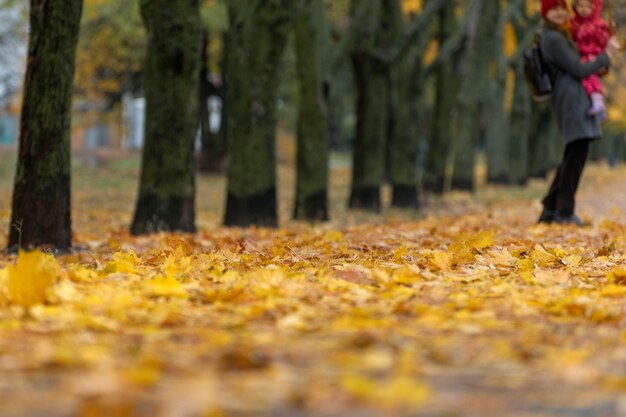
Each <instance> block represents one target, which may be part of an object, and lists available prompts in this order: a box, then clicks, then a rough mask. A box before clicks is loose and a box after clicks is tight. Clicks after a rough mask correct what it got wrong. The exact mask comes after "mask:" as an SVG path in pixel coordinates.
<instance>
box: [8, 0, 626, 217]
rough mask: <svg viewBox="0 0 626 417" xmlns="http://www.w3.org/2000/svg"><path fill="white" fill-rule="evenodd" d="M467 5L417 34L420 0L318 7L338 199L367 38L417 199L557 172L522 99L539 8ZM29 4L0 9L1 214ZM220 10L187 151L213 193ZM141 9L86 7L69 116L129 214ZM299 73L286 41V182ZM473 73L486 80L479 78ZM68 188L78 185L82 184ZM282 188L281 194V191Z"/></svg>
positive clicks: (624, 118)
mask: <svg viewBox="0 0 626 417" xmlns="http://www.w3.org/2000/svg"><path fill="white" fill-rule="evenodd" d="M435 1H436V0H434V1H430V3H434V2H435ZM473 1H474V0H455V1H452V0H450V2H449V4H448V5H446V6H444V7H443V8H442V9H441V10H440V11H439V12H437V13H436V14H433V15H432V16H431V17H430V18H429V19H427V22H419V23H418V20H419V18H420V17H421V16H422V15H424V14H425V11H426V10H427V7H428V4H429V0H401V2H400V3H399V5H400V9H401V10H400V13H401V14H400V15H394V14H393V13H387V14H386V15H385V14H383V15H382V16H381V17H380V19H379V21H373V20H372V18H371V16H368V15H367V14H366V13H364V12H362V11H361V12H360V11H359V7H357V6H356V5H358V4H359V3H362V2H358V1H353V2H352V3H354V4H351V2H350V0H326V1H325V2H324V3H325V10H324V14H323V16H322V20H320V21H319V22H318V25H320V26H319V27H323V28H324V29H323V31H324V33H325V35H324V36H323V37H322V38H323V39H324V44H323V45H322V46H321V47H320V50H321V54H322V59H321V65H322V66H323V69H322V70H321V71H322V73H323V82H324V92H325V93H324V99H325V101H326V105H327V109H328V119H329V120H328V131H329V138H330V139H329V140H330V146H331V156H330V162H331V169H338V170H339V171H338V172H343V174H344V176H345V178H343V179H342V180H341V181H343V182H342V184H344V185H345V186H346V187H347V186H348V184H349V182H350V166H351V164H352V163H353V160H352V157H351V152H352V150H353V146H354V143H355V137H356V134H357V133H356V132H357V130H356V129H357V121H358V119H359V115H358V114H357V113H358V108H357V105H356V103H357V97H358V92H359V88H361V87H362V85H363V80H359V79H358V77H356V76H355V74H357V75H358V68H359V66H360V65H362V63H361V64H360V63H359V59H360V57H359V53H360V50H359V48H360V45H361V40H362V39H365V38H366V37H367V36H368V33H372V32H373V31H380V32H379V33H378V34H377V35H376V36H378V38H377V39H378V41H377V42H379V46H380V50H381V51H382V52H381V53H383V54H384V53H385V52H389V51H391V52H390V53H389V54H387V55H385V56H384V57H382V58H381V59H382V60H385V59H387V60H388V59H390V60H391V61H389V62H391V64H390V65H388V68H391V70H390V71H388V72H387V73H386V75H385V77H386V79H387V80H388V81H389V82H390V83H393V86H392V87H391V90H390V91H391V93H390V96H389V98H388V99H385V100H382V99H381V100H379V101H377V100H376V98H374V101H375V106H379V108H380V109H381V110H380V111H381V114H383V113H384V115H385V117H388V119H389V121H388V128H389V129H390V131H389V132H388V133H389V134H388V139H387V140H389V141H392V140H394V139H393V138H394V137H399V138H400V140H406V141H412V142H415V144H416V146H415V147H414V149H415V151H414V154H413V153H412V154H411V161H413V166H412V167H411V168H412V169H414V171H415V172H416V173H417V175H418V177H419V184H420V185H419V186H420V187H421V188H422V189H424V190H427V191H429V190H430V191H434V192H435V193H440V192H448V191H451V190H455V189H459V190H476V189H480V187H482V186H483V185H484V184H486V183H496V184H505V185H523V184H526V183H528V181H529V180H531V179H533V178H543V177H545V176H546V175H547V174H548V173H549V172H550V169H551V168H552V167H553V166H554V165H555V163H557V162H558V161H559V158H560V155H561V148H560V146H561V145H560V142H559V141H558V139H557V135H556V132H555V126H554V124H553V123H552V122H551V121H550V110H549V106H547V105H546V103H535V102H533V101H532V98H531V97H530V95H529V92H528V89H527V87H526V85H525V81H524V78H523V74H522V65H521V52H522V51H523V49H524V48H526V47H527V46H528V45H530V44H531V42H532V41H533V38H534V34H535V33H536V31H537V30H538V27H539V18H538V2H537V1H534V0H501V1H499V2H496V3H497V5H498V7H497V8H493V9H490V10H491V11H490V12H487V11H486V10H487V8H484V10H485V11H483V12H481V13H478V14H477V13H471V12H470V11H471V10H472V7H470V6H471V5H472V4H473ZM27 3H28V2H25V1H23V0H19V1H18V0H0V148H1V149H0V155H1V156H2V166H1V167H0V174H1V175H2V178H3V179H2V183H3V184H5V183H6V184H5V185H4V186H3V190H4V191H3V196H4V198H3V210H4V209H8V207H6V205H7V204H5V203H8V201H9V199H8V196H9V193H10V181H11V178H12V175H13V172H12V170H13V169H14V168H13V166H14V158H15V152H16V147H17V142H18V132H19V112H20V105H21V88H22V81H23V76H24V74H23V72H24V68H25V62H24V60H25V53H26V45H27V41H28V10H27V8H28V5H27ZM388 3H390V4H391V3H392V2H391V1H388ZM609 6H611V8H612V15H613V19H614V20H615V22H616V24H617V29H618V31H623V29H624V27H626V18H625V17H624V14H625V13H626V1H624V0H612V1H611V4H610V5H609V4H605V7H606V8H607V10H606V12H607V13H608V12H609V10H608V7H609ZM228 9H229V8H228V4H227V0H204V1H202V2H201V16H202V24H203V29H204V34H203V48H202V49H203V56H202V69H201V71H202V73H201V79H202V86H201V97H200V102H201V103H202V104H201V110H202V111H201V117H202V120H204V124H205V126H206V127H207V128H206V129H201V128H200V126H199V129H198V137H197V140H196V148H197V153H198V161H199V164H198V165H199V170H200V171H201V172H204V173H207V174H210V175H211V176H212V178H213V180H214V181H218V186H217V187H218V188H219V187H222V186H223V183H220V182H219V181H221V180H220V179H219V178H220V176H222V174H224V172H225V167H226V161H227V155H226V149H227V147H226V140H225V135H224V133H223V126H224V123H223V119H224V117H225V114H226V112H227V109H226V108H225V106H224V98H225V86H226V84H225V80H226V79H227V71H228V69H227V68H226V66H225V62H226V59H225V56H226V54H227V53H228V47H227V45H228V42H227V40H228V37H229V31H230V30H232V28H231V24H230V19H229V12H228ZM139 10H140V7H139V0H85V3H84V11H83V17H82V25H81V31H80V39H79V46H78V52H77V67H76V75H75V89H74V104H73V115H72V133H71V145H72V151H73V155H74V156H75V161H74V163H75V164H76V165H77V166H79V168H80V169H95V168H98V169H99V168H106V167H108V168H109V169H113V171H110V172H108V173H107V175H108V176H109V177H110V178H113V177H116V175H117V176H118V177H119V179H120V181H128V183H124V184H122V185H127V186H128V187H126V188H129V189H130V191H128V195H127V196H126V197H125V198H126V199H127V200H128V201H129V203H128V204H127V205H126V206H125V208H124V210H126V211H130V210H131V207H130V205H131V202H132V194H133V193H134V191H135V188H136V186H135V185H132V184H134V182H135V181H136V175H137V172H138V169H139V160H140V155H141V149H142V146H143V141H144V135H143V128H144V121H145V100H144V97H143V77H142V67H143V62H144V56H145V49H146V44H147V38H146V31H145V29H144V26H143V23H142V19H141V16H140V11H139ZM488 13H490V14H488ZM416 29H417V30H416ZM404 35H406V36H404ZM296 61H297V60H296V50H295V47H294V39H293V35H290V37H289V40H288V43H287V47H286V50H285V53H284V55H283V57H282V59H281V61H280V62H281V63H280V66H279V68H277V71H279V73H280V80H281V81H280V85H279V86H278V90H279V94H278V100H277V102H276V106H277V111H278V120H279V129H278V133H277V137H278V141H277V155H278V161H279V164H280V165H281V166H284V167H285V170H287V171H289V169H290V168H289V167H292V166H293V164H294V160H295V153H296V150H295V147H296V139H295V137H296V118H297V109H298V101H299V90H298V88H299V87H298V74H297V62H296ZM389 62H387V63H388V64H389ZM619 62H623V59H622V58H620V59H619V60H618V62H617V63H616V65H615V67H614V69H613V70H612V71H611V72H610V73H609V75H608V76H606V77H605V78H604V82H605V86H606V89H607V92H608V94H607V96H608V97H607V101H608V104H609V120H608V121H607V122H606V123H605V132H606V134H605V138H604V140H602V141H600V142H598V143H596V144H595V145H594V146H595V148H594V150H593V158H594V159H595V160H601V161H603V162H605V163H608V164H609V165H615V164H617V163H619V161H622V160H624V159H625V158H626V146H625V144H624V140H625V137H624V132H625V131H626V105H625V104H626V66H624V65H620V64H619ZM478 67H480V68H482V69H483V70H484V69H485V68H486V69H487V71H478V70H476V68H478ZM390 85H391V84H390ZM405 138H406V139H405ZM203 145H204V146H203ZM209 148H210V149H209ZM389 148H391V147H388V149H389ZM467 155H470V156H471V158H469V161H470V162H469V167H468V158H464V157H465V156H467ZM392 158H393V155H388V158H387V160H388V162H387V165H388V167H387V179H388V180H389V179H390V178H391V177H392V176H393V175H394V174H393V172H391V170H390V168H389V166H393V165H394V163H393V161H392ZM112 167H113V168H112ZM342 170H343V171H342ZM437 170H439V171H440V172H437ZM289 172H291V171H289ZM286 175H287V177H289V174H286ZM216 176H217V177H216ZM433 176H434V177H433ZM81 178H88V180H89V181H92V180H94V178H90V177H81ZM336 178H340V176H339V177H335V179H336ZM74 181H75V183H78V185H79V186H80V181H81V179H80V178H78V179H76V177H75V179H74ZM202 181H203V180H202ZM286 181H287V182H289V181H291V182H293V180H289V179H287V180H286ZM331 181H333V176H331ZM391 182H393V180H391ZM115 185H116V186H119V185H120V183H115ZM290 188H292V187H291V185H288V186H287V187H286V188H285V189H290ZM290 192H291V191H286V192H285V193H283V195H282V196H281V198H282V197H283V196H285V195H289V193H290ZM78 193H80V188H79V189H78ZM201 193H202V192H200V195H201ZM347 193H348V191H347V190H345V192H343V191H342V193H340V195H338V196H337V198H336V200H341V201H344V200H346V199H347ZM201 199H202V198H200V200H201ZM213 200H215V201H214V203H213V204H214V206H211V207H209V208H210V209H216V210H219V209H218V207H220V206H221V205H222V200H223V196H221V195H216V196H215V198H214V199H213ZM201 204H202V203H201ZM342 204H343V203H342ZM201 208H202V207H201ZM4 211H5V212H6V210H4ZM283 211H284V212H285V213H286V212H288V211H289V208H285V209H283ZM217 217H219V214H218V215H216V218H217Z"/></svg>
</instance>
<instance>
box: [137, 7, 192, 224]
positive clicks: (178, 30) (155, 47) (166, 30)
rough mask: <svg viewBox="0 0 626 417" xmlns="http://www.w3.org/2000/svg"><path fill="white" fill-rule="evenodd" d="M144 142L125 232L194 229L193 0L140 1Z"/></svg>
mask: <svg viewBox="0 0 626 417" xmlns="http://www.w3.org/2000/svg"><path fill="white" fill-rule="evenodd" d="M141 13H142V16H143V19H144V24H145V26H146V28H147V31H148V35H149V42H148V51H147V55H146V63H145V68H144V74H145V94H146V125H145V145H144V150H143V160H142V167H141V179H140V185H139V195H138V198H137V204H136V209H135V216H134V219H133V222H132V225H131V233H132V234H135V235H139V234H148V233H155V232H159V231H183V232H194V231H195V230H196V225H195V188H196V187H195V158H194V145H195V138H196V133H197V129H198V95H199V92H198V87H199V74H200V67H199V64H200V60H199V57H200V43H201V23H200V15H199V6H198V2H197V1H196V0H142V1H141Z"/></svg>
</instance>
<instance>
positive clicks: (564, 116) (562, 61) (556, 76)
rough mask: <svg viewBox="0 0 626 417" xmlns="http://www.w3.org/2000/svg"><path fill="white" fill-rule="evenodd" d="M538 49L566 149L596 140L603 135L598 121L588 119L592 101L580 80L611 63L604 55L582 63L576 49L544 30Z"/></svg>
mask: <svg viewBox="0 0 626 417" xmlns="http://www.w3.org/2000/svg"><path fill="white" fill-rule="evenodd" d="M540 49H541V53H542V55H543V59H544V61H545V62H546V63H547V64H548V67H549V68H550V71H551V74H552V81H553V87H554V94H553V96H552V110H553V112H554V115H555V118H556V122H557V124H558V127H559V133H560V135H561V139H563V141H564V142H565V145H568V144H570V143H572V142H573V141H575V140H578V139H597V138H599V137H600V136H601V135H602V129H601V126H600V119H599V118H598V117H596V116H589V115H587V111H588V110H589V108H590V107H591V99H590V97H589V95H588V94H587V92H586V91H585V89H584V88H583V86H582V84H581V80H583V79H584V78H586V77H588V76H589V75H591V74H593V73H596V72H598V70H600V69H601V68H608V67H609V66H610V65H611V61H610V59H609V57H608V55H607V54H606V53H604V52H603V53H602V54H600V55H599V56H598V57H597V58H596V60H595V61H590V62H581V61H580V54H579V53H578V50H577V49H576V47H575V46H574V45H573V44H572V43H571V42H570V41H569V40H568V39H567V38H566V37H565V36H564V35H563V34H562V33H560V32H559V31H557V30H554V29H550V28H547V27H544V28H543V29H542V31H541V41H540Z"/></svg>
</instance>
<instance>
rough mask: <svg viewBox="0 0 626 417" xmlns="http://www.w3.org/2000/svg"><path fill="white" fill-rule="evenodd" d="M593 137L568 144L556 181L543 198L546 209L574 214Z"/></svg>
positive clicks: (567, 214)
mask: <svg viewBox="0 0 626 417" xmlns="http://www.w3.org/2000/svg"><path fill="white" fill-rule="evenodd" d="M590 143H591V139H580V140H577V141H574V142H572V143H570V144H569V145H567V147H566V148H565V154H564V155H563V162H561V165H559V167H558V168H557V170H556V175H555V176H554V181H552V185H551V186H550V190H549V191H548V194H547V195H546V196H545V197H544V199H543V208H544V210H550V211H556V212H557V213H558V215H559V216H570V215H572V214H574V208H575V202H574V195H575V194H576V190H577V189H578V183H579V182H580V177H581V176H582V173H583V168H584V167H585V162H587V155H588V154H589V144H590Z"/></svg>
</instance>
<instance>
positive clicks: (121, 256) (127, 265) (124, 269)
mask: <svg viewBox="0 0 626 417" xmlns="http://www.w3.org/2000/svg"><path fill="white" fill-rule="evenodd" d="M140 262H141V261H140V259H139V258H138V257H137V255H136V254H135V252H133V251H130V252H115V253H114V254H113V256H111V261H110V262H109V263H108V264H107V265H106V267H105V268H104V272H108V273H114V272H120V273H129V274H135V273H137V269H136V268H135V266H137V265H139V263H140Z"/></svg>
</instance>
